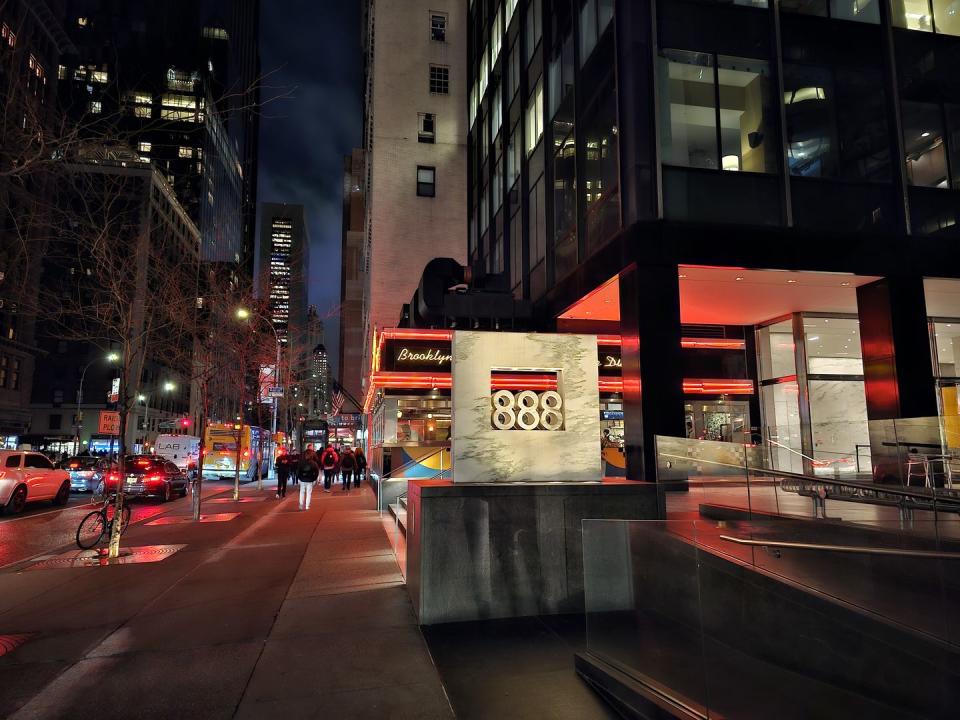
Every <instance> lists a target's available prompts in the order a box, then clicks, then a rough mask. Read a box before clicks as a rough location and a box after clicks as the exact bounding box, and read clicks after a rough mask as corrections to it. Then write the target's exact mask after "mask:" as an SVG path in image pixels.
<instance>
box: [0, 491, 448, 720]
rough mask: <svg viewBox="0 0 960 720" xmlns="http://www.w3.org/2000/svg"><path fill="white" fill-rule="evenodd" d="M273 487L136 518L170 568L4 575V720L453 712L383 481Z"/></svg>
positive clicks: (0, 619)
mask: <svg viewBox="0 0 960 720" xmlns="http://www.w3.org/2000/svg"><path fill="white" fill-rule="evenodd" d="M270 488H271V489H270V490H269V491H266V490H265V491H264V492H262V493H258V492H256V490H249V489H245V490H244V497H245V498H250V499H251V501H248V502H241V503H233V502H222V503H216V504H212V503H210V504H207V505H206V506H205V507H204V512H205V513H210V514H213V513H240V515H239V516H238V517H236V518H234V519H232V520H229V521H226V522H210V523H202V524H193V523H185V524H168V525H152V526H151V525H137V526H133V527H131V528H130V530H129V531H128V532H127V534H126V535H125V537H124V539H125V544H126V545H127V546H148V545H157V544H164V545H175V544H182V545H184V546H185V547H183V548H182V549H180V550H179V551H176V552H174V553H173V554H172V555H170V556H168V557H166V559H164V560H162V561H161V562H153V563H145V564H139V565H121V566H111V567H91V568H69V569H67V568H58V567H53V568H44V569H40V570H27V569H23V568H24V567H25V566H24V565H18V566H15V567H13V568H8V569H7V570H6V571H4V572H2V573H0V636H2V635H11V636H15V638H14V639H13V640H11V641H10V644H16V643H17V642H22V644H21V645H20V646H19V647H17V648H16V649H14V650H12V652H7V653H6V654H2V653H3V647H4V639H3V638H2V637H0V717H6V716H8V715H9V716H11V717H14V718H99V719H102V718H127V717H132V716H136V717H138V718H143V719H147V718H172V717H178V718H232V717H242V718H264V717H279V716H284V717H285V718H288V719H290V720H292V719H293V718H311V717H318V718H319V717H329V718H333V717H344V718H349V717H356V718H363V717H394V718H448V717H452V712H451V710H450V705H449V702H448V701H447V699H446V696H445V694H444V691H443V688H442V686H441V683H440V679H439V676H438V674H437V671H436V668H435V667H434V666H433V663H432V661H431V659H430V655H429V653H428V651H427V647H426V644H425V643H424V640H423V636H422V635H421V633H420V630H419V628H418V627H417V624H416V619H415V617H414V615H413V610H412V607H411V605H410V601H409V599H408V597H407V594H406V590H405V588H404V587H403V585H402V578H401V576H400V573H399V569H398V568H397V565H396V562H395V560H394V556H393V553H392V551H391V550H390V546H389V542H388V540H387V538H386V536H385V534H384V531H383V528H382V525H381V521H380V518H379V516H378V515H377V514H376V512H375V511H374V510H373V508H374V501H373V496H372V494H371V492H370V490H369V489H368V488H363V489H361V490H359V491H358V490H354V491H353V492H352V493H351V494H350V495H341V494H340V493H339V491H338V492H336V493H334V494H332V495H328V494H324V493H322V492H315V493H314V503H313V507H312V508H311V510H310V511H309V512H298V511H297V498H296V491H297V488H296V486H292V487H291V488H290V492H289V493H288V497H287V499H286V500H285V501H283V502H278V501H276V500H275V499H274V498H273V490H272V483H271V484H270ZM221 497H228V495H226V494H225V495H223V496H221ZM257 498H263V499H262V500H261V499H257ZM187 512H189V510H188V509H187V508H182V509H181V508H177V509H176V510H175V511H174V513H176V514H185V513H187ZM169 516H170V514H168V515H167V517H169Z"/></svg>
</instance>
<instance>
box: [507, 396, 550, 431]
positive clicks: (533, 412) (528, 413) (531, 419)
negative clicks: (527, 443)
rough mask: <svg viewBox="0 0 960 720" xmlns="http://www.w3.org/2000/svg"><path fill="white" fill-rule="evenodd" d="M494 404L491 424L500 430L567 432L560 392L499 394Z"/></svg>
mask: <svg viewBox="0 0 960 720" xmlns="http://www.w3.org/2000/svg"><path fill="white" fill-rule="evenodd" d="M490 402H491V404H492V406H493V407H492V410H491V417H490V421H491V423H492V425H493V427H494V428H496V429H497V430H549V431H555V430H563V398H562V397H561V396H560V393H558V392H557V391H556V390H547V391H545V392H541V393H537V392H534V391H533V390H523V391H521V392H516V393H515V392H513V391H512V390H498V391H497V392H495V393H493V394H492V395H491V396H490Z"/></svg>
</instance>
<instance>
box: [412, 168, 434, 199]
mask: <svg viewBox="0 0 960 720" xmlns="http://www.w3.org/2000/svg"><path fill="white" fill-rule="evenodd" d="M436 194H437V169H436V168H433V167H427V166H426V165H417V195H419V196H420V197H434V196H435V195H436Z"/></svg>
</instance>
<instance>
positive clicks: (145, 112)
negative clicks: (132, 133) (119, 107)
mask: <svg viewBox="0 0 960 720" xmlns="http://www.w3.org/2000/svg"><path fill="white" fill-rule="evenodd" d="M133 114H134V115H136V116H137V117H138V118H148V117H151V116H152V115H153V109H152V108H149V107H135V108H134V109H133Z"/></svg>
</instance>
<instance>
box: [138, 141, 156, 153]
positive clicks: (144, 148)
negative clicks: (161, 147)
mask: <svg viewBox="0 0 960 720" xmlns="http://www.w3.org/2000/svg"><path fill="white" fill-rule="evenodd" d="M152 147H153V143H149V142H145V141H143V140H141V141H140V142H138V143H137V149H138V150H139V151H140V152H144V153H148V152H150V149H151V148H152Z"/></svg>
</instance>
